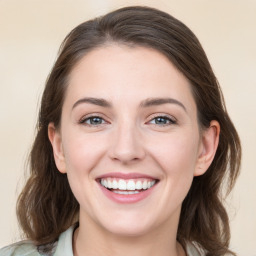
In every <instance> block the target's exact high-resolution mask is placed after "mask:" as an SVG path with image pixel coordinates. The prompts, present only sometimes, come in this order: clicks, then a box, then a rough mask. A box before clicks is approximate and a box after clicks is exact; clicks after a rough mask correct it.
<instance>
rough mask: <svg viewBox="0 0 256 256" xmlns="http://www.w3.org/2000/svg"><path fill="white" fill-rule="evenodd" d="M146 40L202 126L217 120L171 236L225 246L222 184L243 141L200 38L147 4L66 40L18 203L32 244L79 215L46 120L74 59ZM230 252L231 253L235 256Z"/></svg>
mask: <svg viewBox="0 0 256 256" xmlns="http://www.w3.org/2000/svg"><path fill="white" fill-rule="evenodd" d="M111 42H117V43H121V44H122V43H123V44H128V45H131V46H133V45H134V46H136V45H138V46H145V47H150V48H153V49H156V50H157V51H159V52H161V53H163V54H164V55H165V56H166V57H168V58H169V60H170V61H171V62H172V63H173V64H174V65H175V66H176V68H177V69H179V70H180V71H181V72H182V73H183V74H184V75H185V77H186V78H187V79H188V80H189V81H190V83H191V88H192V92H193V95H194V99H195V101H196V105H197V110H198V122H199V124H200V127H201V128H202V129H203V128H207V127H209V124H210V121H211V120H217V121H218V122H219V123H220V126H221V132H220V140H219V146H218V149H217V152H216V155H215V158H214V160H213V162H212V164H211V166H210V167H209V169H208V171H207V172H206V173H205V174H204V175H202V176H198V177H195V178H194V180H193V183H192V186H191V189H190V191H189V193H188V195H187V197H186V198H185V200H184V202H183V205H182V210H181V216H180V223H179V228H178V234H177V240H178V241H180V242H181V243H182V244H183V245H184V244H185V243H186V241H193V242H196V243H198V244H199V245H200V246H201V247H202V248H203V249H205V250H206V252H207V255H208V256H213V255H214V256H216V255H224V254H226V253H228V252H229V253H231V254H233V253H232V252H230V251H229V249H228V246H229V240H230V230H229V221H228V215H227V212H226V210H225V208H224V206H223V202H222V199H223V196H224V195H225V194H226V193H223V190H222V188H223V183H224V181H227V182H226V183H225V186H226V188H227V190H226V191H225V192H227V193H228V192H230V191H231V189H232V187H233V185H234V182H235V180H236V178H237V176H238V173H239V166H240V159H241V146H240V141H239V137H238V135H237V132H236V130H235V128H234V126H233V124H232V122H231V120H230V118H229V116H228V114H227V111H226V108H225V104H224V100H223V97H222V93H221V90H220V88H219V85H218V81H217V79H216V77H215V75H214V73H213V71H212V68H211V66H210V64H209V61H208V59H207V57H206V54H205V53H204V50H203V49H202V47H201V45H200V43H199V41H198V39H197V38H196V37H195V35H194V34H193V33H192V32H191V31H190V29H189V28H188V27H186V26H185V25H184V24H183V23H181V22H180V21H178V20H177V19H175V18H174V17H172V16H170V15H169V14H167V13H164V12H162V11H159V10H157V9H153V8H148V7H126V8H122V9H119V10H116V11H114V12H111V13H109V14H106V15H105V16H103V17H100V18H96V19H93V20H90V21H87V22H84V23H82V24H81V25H79V26H77V27H76V28H75V29H73V30H72V31H71V32H70V34H69V35H68V36H67V37H66V38H65V40H64V42H63V44H62V46H61V49H60V53H59V57H58V59H57V61H56V63H55V65H54V67H53V69H52V71H51V73H50V75H49V77H48V80H47V83H46V86H45V90H44V93H43V97H42V102H41V109H40V113H39V119H38V126H37V135H36V138H35V142H34V145H33V148H32V151H31V155H30V167H31V170H30V171H31V174H30V178H29V179H28V181H27V183H26V185H25V187H24V189H23V191H22V193H21V195H20V197H19V199H18V204H17V215H18V219H19V223H20V225H21V227H22V229H23V231H24V233H25V235H26V236H27V237H28V238H30V239H32V240H33V241H35V242H36V243H37V244H38V245H40V244H46V243H50V242H54V241H55V240H57V238H58V236H59V234H60V233H61V232H63V231H64V230H65V229H67V228H68V227H69V226H70V225H72V224H73V223H74V222H76V221H77V220H78V218H77V217H78V211H79V204H78V202H77V201H76V199H75V198H74V196H73V194H72V192H71V189H70V187H69V184H68V180H67V176H66V175H65V174H61V173H60V172H59V171H58V170H57V168H56V165H55V162H54V158H53V151H52V146H51V144H50V141H49V139H48V134H47V130H48V124H49V123H50V122H53V123H54V124H55V126H57V127H58V125H59V124H60V119H61V111H62V105H63V101H64V98H65V91H66V88H67V86H68V82H69V79H68V78H69V74H70V72H71V70H72V69H73V68H74V66H75V65H76V64H77V63H78V62H79V60H80V59H81V58H82V57H83V56H84V55H85V54H86V53H87V52H88V51H91V50H92V49H95V48H96V47H100V46H102V45H104V44H105V43H111ZM233 255H234V254H233Z"/></svg>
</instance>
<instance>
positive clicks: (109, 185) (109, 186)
mask: <svg viewBox="0 0 256 256" xmlns="http://www.w3.org/2000/svg"><path fill="white" fill-rule="evenodd" d="M108 188H113V185H112V182H111V181H110V180H108Z"/></svg>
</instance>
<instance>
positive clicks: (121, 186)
mask: <svg viewBox="0 0 256 256" xmlns="http://www.w3.org/2000/svg"><path fill="white" fill-rule="evenodd" d="M118 188H119V189H120V190H126V182H125V180H119V181H118Z"/></svg>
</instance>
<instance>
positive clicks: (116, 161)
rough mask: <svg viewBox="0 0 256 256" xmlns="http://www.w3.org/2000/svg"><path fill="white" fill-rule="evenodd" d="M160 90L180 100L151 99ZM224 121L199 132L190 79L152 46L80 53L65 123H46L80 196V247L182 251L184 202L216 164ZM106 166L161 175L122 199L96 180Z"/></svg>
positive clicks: (76, 244) (76, 247) (84, 251)
mask: <svg viewBox="0 0 256 256" xmlns="http://www.w3.org/2000/svg"><path fill="white" fill-rule="evenodd" d="M88 97H90V98H92V97H93V98H97V99H104V100H105V101H107V102H108V103H109V104H110V105H111V106H99V105H96V104H95V102H94V103H92V102H88V101H85V100H83V99H84V98H88ZM155 98H160V99H163V98H164V99H166V98H171V99H174V101H173V100H172V101H171V102H168V103H165V104H156V103H155V104H154V105H150V106H147V104H146V103H147V102H148V101H149V99H151V100H152V99H155ZM92 116H97V117H100V118H96V119H92V118H91V117H92ZM157 117H160V118H158V119H157ZM161 117H162V118H161ZM90 118H91V119H90ZM95 120H96V121H98V123H97V122H96V123H93V122H92V121H95ZM219 131H220V127H219V124H218V123H217V122H216V121H212V122H211V124H210V127H209V128H208V129H204V130H203V131H201V132H200V129H199V125H198V121H197V109H196V104H195V101H194V99H193V96H192V93H191V85H190V84H189V81H188V80H187V79H186V78H185V77H184V76H183V74H181V73H180V72H179V71H178V70H177V69H176V68H175V66H174V65H173V64H172V63H171V62H170V61H169V60H168V59H167V58H166V57H165V56H164V55H162V54H161V53H159V52H157V51H156V50H153V49H149V48H143V47H128V46H124V45H118V44H110V45H105V46H102V47H100V48H97V49H95V50H93V51H91V52H89V53H88V54H87V55H86V56H84V57H83V58H82V60H81V61H80V62H79V63H78V64H77V65H76V66H75V68H74V69H73V71H72V73H71V75H70V81H69V86H68V89H67V92H66V98H65V100H64V105H63V109H62V118H61V125H60V129H56V128H55V126H54V124H53V123H51V124H49V139H50V141H51V143H52V146H53V150H54V157H55V161H56V165H57V167H58V169H59V171H60V172H62V173H67V176H68V180H69V183H70V186H71V189H72V191H73V193H74V195H75V197H76V198H77V200H78V202H79V204H80V219H79V222H80V226H79V228H78V229H77V230H76V231H75V234H74V239H73V240H74V241H73V251H74V255H76V256H77V255H90V256H93V255H95V256H96V255H104V256H105V255H111V256H114V255H123V256H125V255H135V256H136V255H140V256H142V255H147V256H149V255H163V256H167V255H172V256H177V255H185V252H184V249H183V248H182V247H181V246H180V245H179V244H178V242H177V241H176V235H177V227H178V222H179V215H180V210H181V204H182V201H183V200H184V198H185V196H186V195H187V193H188V190H189V188H190V186H191V183H192V180H193V177H194V176H197V175H202V174H203V173H204V172H205V171H206V170H207V168H208V167H209V166H210V164H211V162H212V160H213V158H214V154H215V152H216V149H217V145H218V138H219ZM109 172H121V173H130V172H136V173H141V174H145V175H150V176H153V177H155V178H156V179H158V180H159V182H158V183H157V185H156V187H155V188H154V191H153V192H152V193H151V194H150V196H148V197H147V198H145V199H143V200H141V201H139V202H137V203H133V204H119V203H117V202H114V201H112V200H110V199H109V198H107V197H106V196H105V195H104V194H103V193H102V191H101V189H100V187H99V184H98V183H97V182H96V178H97V177H99V176H100V175H103V174H107V173H109Z"/></svg>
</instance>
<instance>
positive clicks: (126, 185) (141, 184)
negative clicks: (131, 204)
mask: <svg viewBox="0 0 256 256" xmlns="http://www.w3.org/2000/svg"><path fill="white" fill-rule="evenodd" d="M100 183H101V185H102V186H104V187H105V188H108V189H119V190H122V192H123V191H126V190H129V191H128V192H132V193H133V192H134V191H135V190H142V189H143V190H146V189H149V188H151V187H153V186H154V184H155V183H156V181H155V180H148V179H138V180H136V179H130V180H124V179H119V180H117V179H113V178H103V179H101V180H100ZM113 192H116V191H113ZM117 192H120V191H117ZM135 192H138V191H135ZM123 194H124V193H123Z"/></svg>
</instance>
